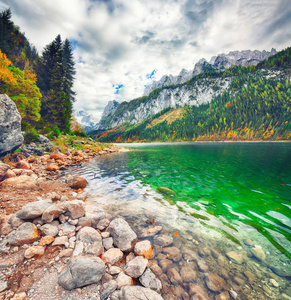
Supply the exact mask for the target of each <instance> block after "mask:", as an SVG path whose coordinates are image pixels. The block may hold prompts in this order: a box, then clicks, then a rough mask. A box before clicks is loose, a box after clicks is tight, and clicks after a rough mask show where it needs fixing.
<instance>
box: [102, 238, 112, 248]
mask: <svg viewBox="0 0 291 300" xmlns="http://www.w3.org/2000/svg"><path fill="white" fill-rule="evenodd" d="M102 243H103V247H104V248H105V249H106V250H109V249H111V248H113V238H112V237H109V238H106V239H103V240H102Z"/></svg>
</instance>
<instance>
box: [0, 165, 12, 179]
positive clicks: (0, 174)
mask: <svg viewBox="0 0 291 300" xmlns="http://www.w3.org/2000/svg"><path fill="white" fill-rule="evenodd" d="M9 169H10V167H9V166H8V165H6V164H2V163H0V181H1V180H2V179H3V178H4V177H5V175H6V172H7V171H8V170H9Z"/></svg>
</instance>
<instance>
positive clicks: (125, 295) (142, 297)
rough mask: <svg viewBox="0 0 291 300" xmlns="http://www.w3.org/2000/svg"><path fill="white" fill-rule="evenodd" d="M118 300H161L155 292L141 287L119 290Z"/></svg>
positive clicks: (126, 287)
mask: <svg viewBox="0 0 291 300" xmlns="http://www.w3.org/2000/svg"><path fill="white" fill-rule="evenodd" d="M119 299H120V300H149V299H151V300H163V297H162V296H161V295H159V294H158V293H157V292H155V291H153V290H151V289H148V288H145V287H142V286H137V285H136V286H124V287H122V288H121V295H120V298H119Z"/></svg>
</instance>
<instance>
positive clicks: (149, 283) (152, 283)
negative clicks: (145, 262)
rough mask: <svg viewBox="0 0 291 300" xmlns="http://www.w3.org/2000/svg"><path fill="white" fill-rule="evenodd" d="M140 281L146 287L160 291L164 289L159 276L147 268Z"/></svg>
mask: <svg viewBox="0 0 291 300" xmlns="http://www.w3.org/2000/svg"><path fill="white" fill-rule="evenodd" d="M139 282H140V283H141V284H142V285H143V286H144V287H146V288H150V289H151V290H155V291H158V292H159V291H160V290H161V289H162V283H161V281H160V280H159V279H158V278H157V276H156V275H155V274H154V273H153V272H152V271H151V269H149V268H147V269H146V270H145V272H144V273H143V274H142V275H141V276H140V277H139Z"/></svg>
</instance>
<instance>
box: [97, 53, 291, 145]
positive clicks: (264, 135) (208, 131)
mask: <svg viewBox="0 0 291 300" xmlns="http://www.w3.org/2000/svg"><path fill="white" fill-rule="evenodd" d="M290 52H291V48H287V49H286V50H283V51H281V52H279V53H277V54H276V55H274V56H272V57H270V58H268V59H267V60H265V61H263V62H261V63H260V64H258V65H257V66H256V67H254V66H251V67H241V66H236V67H232V68H229V69H227V70H225V71H224V72H216V71H213V70H208V71H207V72H205V73H202V74H199V75H198V76H195V77H194V78H192V79H191V80H189V81H187V82H186V85H188V86H189V87H190V88H191V86H194V84H195V82H197V80H199V79H201V78H230V80H231V83H230V85H229V88H228V89H227V90H226V91H223V92H222V93H221V94H219V95H218V96H216V97H215V98H213V99H212V101H211V102H210V103H207V104H200V105H198V106H189V105H186V106H184V107H181V108H179V107H177V108H176V109H169V108H168V109H164V110H163V111H161V112H160V113H158V114H155V115H153V116H152V117H151V118H149V119H147V120H146V121H144V122H141V123H139V124H136V125H133V124H129V123H125V124H122V125H121V126H118V127H116V128H113V129H112V130H110V131H107V132H104V133H102V135H101V136H100V137H99V140H100V141H116V142H122V141H125V142H127V141H129V142H130V141H179V140H187V141H190V140H194V141H199V140H276V139H291V124H290V123H291V114H290V112H291V83H290V74H291V72H290V70H291V53H290ZM180 86H183V85H180ZM177 87H179V86H175V87H170V88H177ZM167 88H168V87H167ZM160 92H161V89H159V90H156V91H153V92H152V94H154V93H155V94H158V93H160ZM143 100H147V99H145V98H143V99H142V100H140V101H143ZM136 102H137V101H136V100H134V101H133V104H136ZM130 105H131V102H129V104H128V106H130ZM181 109H182V111H183V113H182V114H181V113H179V114H177V113H176V114H175V111H176V110H180V111H181ZM117 110H118V109H117ZM165 114H167V115H169V114H172V115H176V116H177V117H176V119H175V120H173V118H172V120H171V122H169V121H168V120H167V116H165V117H162V116H163V115H165Z"/></svg>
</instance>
